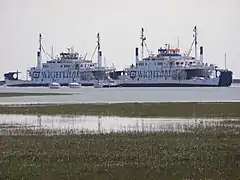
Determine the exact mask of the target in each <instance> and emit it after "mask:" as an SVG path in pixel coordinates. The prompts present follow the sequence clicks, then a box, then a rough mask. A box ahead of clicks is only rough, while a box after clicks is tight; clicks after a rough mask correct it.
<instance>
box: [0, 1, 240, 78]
mask: <svg viewBox="0 0 240 180" xmlns="http://www.w3.org/2000/svg"><path fill="white" fill-rule="evenodd" d="M195 25H196V26H197V28H198V42H199V46H200V45H202V46H203V47H204V61H205V62H208V63H213V64H217V65H218V66H220V67H223V68H224V54H225V53H226V55H227V68H228V69H231V70H232V71H233V76H234V77H235V78H240V46H239V44H240V35H239V33H240V0H181V1H180V0H165V1H162V0H101V1H99V0H41V1H39V0H21V1H20V0H0V79H3V74H4V73H5V72H8V71H15V70H19V71H20V72H22V75H21V76H20V77H21V78H23V79H25V75H26V69H27V68H30V67H32V66H36V64H37V61H36V52H37V49H38V35H39V33H42V37H43V46H44V49H45V51H47V52H49V53H50V52H51V47H52V46H53V47H54V54H55V55H57V54H59V53H60V52H63V51H67V48H68V47H71V46H74V49H75V50H76V51H78V52H79V53H80V54H83V55H84V54H85V53H88V55H87V57H88V58H90V57H91V55H92V54H93V52H94V49H95V47H96V35H97V33H98V32H99V33H100V38H101V48H102V51H103V57H105V58H106V62H107V64H108V65H111V64H112V63H114V65H115V66H116V68H117V69H119V70H120V69H123V68H125V67H126V66H128V65H131V64H132V63H134V61H135V57H134V55H135V47H140V31H141V28H144V30H145V35H146V37H147V40H146V43H147V45H148V48H149V49H150V50H151V51H153V52H154V53H156V52H157V49H158V48H159V47H160V46H162V45H163V44H166V43H167V44H172V45H173V46H175V47H176V46H177V42H178V37H179V45H180V48H181V50H182V51H183V52H185V51H188V50H189V48H190V45H191V43H192V40H193V27H194V26H195ZM145 52H146V51H145ZM145 55H147V54H145ZM192 55H193V56H194V51H192ZM43 58H44V61H46V60H47V59H46V58H45V56H43ZM93 61H95V62H97V57H96V56H95V57H94V59H93Z"/></svg>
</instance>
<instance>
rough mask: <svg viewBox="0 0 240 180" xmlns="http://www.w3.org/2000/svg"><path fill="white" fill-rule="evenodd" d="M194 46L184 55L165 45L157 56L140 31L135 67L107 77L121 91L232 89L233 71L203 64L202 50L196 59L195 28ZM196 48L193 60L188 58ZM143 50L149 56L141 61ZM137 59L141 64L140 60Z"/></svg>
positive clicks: (194, 30) (201, 48) (195, 33)
mask: <svg viewBox="0 0 240 180" xmlns="http://www.w3.org/2000/svg"><path fill="white" fill-rule="evenodd" d="M193 32H194V34H193V37H194V39H193V42H192V44H191V46H190V49H189V51H188V52H187V53H181V50H180V49H179V47H177V48H174V47H171V46H170V44H164V45H163V46H161V47H160V48H159V49H158V52H157V53H156V54H153V53H150V51H149V50H148V48H147V45H146V37H145V35H144V29H143V28H142V29H141V38H140V39H141V59H140V58H139V55H138V54H139V52H138V47H137V48H136V51H135V55H136V60H135V63H134V64H132V65H131V66H129V67H127V68H125V69H124V70H122V71H114V72H111V73H110V77H111V78H112V79H114V80H115V82H117V83H118V84H119V85H120V86H121V87H202V86H216V87H219V86H225V87H227V86H231V84H232V74H233V73H232V71H230V70H228V69H226V68H225V69H221V68H218V66H217V65H214V64H208V63H206V62H204V61H203V46H200V57H198V42H197V27H196V26H195V27H194V29H193ZM193 45H195V57H192V56H190V54H191V51H192V48H193ZM144 48H147V51H148V56H146V57H144ZM139 59H140V60H139Z"/></svg>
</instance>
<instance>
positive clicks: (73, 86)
mask: <svg viewBox="0 0 240 180" xmlns="http://www.w3.org/2000/svg"><path fill="white" fill-rule="evenodd" d="M80 86H81V84H79V83H76V82H72V83H69V84H68V87H69V88H80Z"/></svg>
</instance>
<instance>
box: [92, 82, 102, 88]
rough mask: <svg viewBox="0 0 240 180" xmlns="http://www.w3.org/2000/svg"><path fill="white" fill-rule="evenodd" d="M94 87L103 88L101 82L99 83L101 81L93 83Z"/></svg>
mask: <svg viewBox="0 0 240 180" xmlns="http://www.w3.org/2000/svg"><path fill="white" fill-rule="evenodd" d="M94 88H103V83H101V82H96V83H95V84H94Z"/></svg>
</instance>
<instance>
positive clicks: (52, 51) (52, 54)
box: [51, 45, 54, 59]
mask: <svg viewBox="0 0 240 180" xmlns="http://www.w3.org/2000/svg"><path fill="white" fill-rule="evenodd" d="M51 57H52V59H53V57H54V55H53V45H52V53H51Z"/></svg>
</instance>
